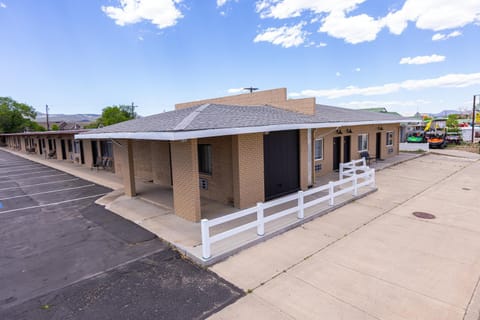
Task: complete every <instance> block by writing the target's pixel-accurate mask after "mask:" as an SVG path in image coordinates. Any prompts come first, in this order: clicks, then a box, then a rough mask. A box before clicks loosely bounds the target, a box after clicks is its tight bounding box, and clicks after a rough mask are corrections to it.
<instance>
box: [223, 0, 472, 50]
mask: <svg viewBox="0 0 480 320" xmlns="http://www.w3.org/2000/svg"><path fill="white" fill-rule="evenodd" d="M218 1H225V0H218ZM365 1H366V0H259V1H257V2H256V11H257V13H259V15H260V17H261V18H263V19H265V18H274V19H287V18H292V17H302V15H303V19H304V20H306V21H307V20H309V21H310V24H314V23H318V17H322V16H323V18H322V19H321V20H320V28H319V31H320V32H325V33H327V34H328V35H330V36H331V37H334V38H339V39H343V40H344V41H345V42H347V43H351V44H358V43H362V42H368V41H373V40H375V39H376V38H377V36H378V34H379V32H380V31H381V30H382V29H384V28H385V27H388V29H389V30H390V32H391V33H393V34H396V35H400V34H402V33H403V31H404V30H405V29H406V28H407V27H408V24H409V22H413V23H415V26H416V27H417V28H418V29H423V30H433V31H440V30H448V29H454V28H461V27H464V26H466V25H468V24H472V23H477V24H479V23H480V1H478V0H456V1H452V0H406V1H405V2H404V4H403V7H402V8H401V9H399V10H395V11H391V12H389V13H388V14H386V15H385V16H383V17H372V16H370V15H368V14H365V13H359V14H357V15H353V16H349V13H352V12H353V10H357V11H359V10H360V9H361V7H360V5H361V4H362V3H364V2H365ZM306 13H311V14H314V15H315V16H314V17H313V18H311V17H308V16H306ZM459 35H460V32H459V31H454V32H452V33H450V34H447V35H443V34H440V33H439V34H437V35H434V38H433V40H444V39H447V38H449V37H456V36H459Z"/></svg>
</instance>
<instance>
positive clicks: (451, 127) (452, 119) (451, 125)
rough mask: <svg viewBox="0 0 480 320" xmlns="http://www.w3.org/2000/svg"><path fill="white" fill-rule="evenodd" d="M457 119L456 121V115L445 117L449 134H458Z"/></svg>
mask: <svg viewBox="0 0 480 320" xmlns="http://www.w3.org/2000/svg"><path fill="white" fill-rule="evenodd" d="M457 119H458V115H456V114H450V115H448V117H447V128H448V131H450V132H458V131H459V129H458V121H457Z"/></svg>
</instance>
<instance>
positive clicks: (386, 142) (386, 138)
mask: <svg viewBox="0 0 480 320" xmlns="http://www.w3.org/2000/svg"><path fill="white" fill-rule="evenodd" d="M389 134H391V137H390V140H391V143H390V144H388V135H389ZM385 140H386V141H385V144H386V146H387V147H393V131H387V132H386V136H385Z"/></svg>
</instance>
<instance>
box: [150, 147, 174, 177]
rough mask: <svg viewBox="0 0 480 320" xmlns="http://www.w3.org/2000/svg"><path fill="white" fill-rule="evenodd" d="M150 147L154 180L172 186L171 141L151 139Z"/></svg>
mask: <svg viewBox="0 0 480 320" xmlns="http://www.w3.org/2000/svg"><path fill="white" fill-rule="evenodd" d="M150 148H151V157H152V159H151V166H152V178H153V182H154V183H156V184H159V185H162V186H171V185H172V183H171V182H172V178H171V169H170V143H169V142H168V141H151V144H150Z"/></svg>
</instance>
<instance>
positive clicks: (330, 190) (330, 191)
mask: <svg viewBox="0 0 480 320" xmlns="http://www.w3.org/2000/svg"><path fill="white" fill-rule="evenodd" d="M334 192H335V190H334V188H333V181H330V182H329V183H328V195H329V196H330V201H329V204H330V205H331V206H333V205H334V204H335V202H334V197H333V193H334Z"/></svg>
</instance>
